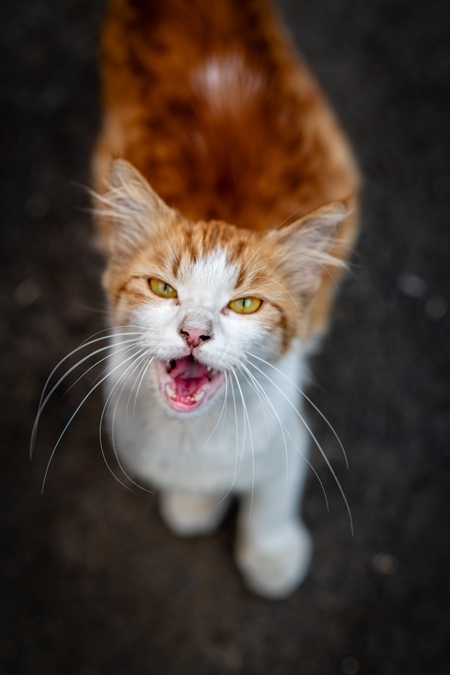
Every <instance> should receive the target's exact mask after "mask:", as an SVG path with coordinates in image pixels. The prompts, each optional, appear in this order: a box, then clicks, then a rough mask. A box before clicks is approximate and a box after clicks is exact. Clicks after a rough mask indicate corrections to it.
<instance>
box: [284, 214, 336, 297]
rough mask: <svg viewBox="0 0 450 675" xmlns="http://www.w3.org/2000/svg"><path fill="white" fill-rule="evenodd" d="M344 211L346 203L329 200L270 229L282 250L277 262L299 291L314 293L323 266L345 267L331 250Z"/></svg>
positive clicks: (334, 243)
mask: <svg viewBox="0 0 450 675" xmlns="http://www.w3.org/2000/svg"><path fill="white" fill-rule="evenodd" d="M348 213H349V210H348V207H347V205H346V204H344V203H343V202H333V203H332V204H328V205H327V206H324V207H322V208H320V209H317V211H313V212H312V213H310V214H308V215H307V216H305V217H303V218H301V219H300V220H297V221H296V222H295V223H292V224H291V225H288V226H287V227H283V228H280V229H279V230H275V231H274V232H273V235H274V237H275V239H276V241H277V243H278V244H280V245H281V246H282V247H283V248H284V250H285V256H281V264H282V266H283V267H284V268H285V269H287V270H288V272H289V275H290V276H291V277H293V281H294V283H295V286H296V287H297V290H298V291H299V292H304V293H311V292H314V291H315V290H316V288H317V286H318V284H319V281H320V275H321V272H322V270H323V269H324V267H325V266H327V267H328V266H332V267H341V268H345V266H346V265H345V261H344V260H342V258H340V257H339V256H336V255H334V254H332V253H331V251H332V249H333V248H334V247H335V245H336V244H337V243H338V231H339V226H340V225H341V223H342V222H343V221H344V220H345V218H346V217H347V215H348Z"/></svg>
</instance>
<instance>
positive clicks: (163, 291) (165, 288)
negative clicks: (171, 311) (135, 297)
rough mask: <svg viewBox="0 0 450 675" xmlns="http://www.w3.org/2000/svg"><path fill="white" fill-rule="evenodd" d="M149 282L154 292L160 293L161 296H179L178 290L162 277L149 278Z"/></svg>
mask: <svg viewBox="0 0 450 675" xmlns="http://www.w3.org/2000/svg"><path fill="white" fill-rule="evenodd" d="M148 283H149V284H150V288H151V289H152V291H153V293H155V295H159V297H160V298H176V297H177V296H178V293H177V292H176V290H175V289H174V288H172V286H170V285H169V284H166V282H165V281H161V279H149V280H148Z"/></svg>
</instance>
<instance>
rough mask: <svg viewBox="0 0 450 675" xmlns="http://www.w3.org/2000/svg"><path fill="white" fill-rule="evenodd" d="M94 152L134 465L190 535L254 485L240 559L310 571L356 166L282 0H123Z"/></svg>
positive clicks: (274, 584) (116, 3) (120, 386)
mask: <svg viewBox="0 0 450 675" xmlns="http://www.w3.org/2000/svg"><path fill="white" fill-rule="evenodd" d="M101 70H102V87H103V103H104V122H103V127H102V131H101V135H100V138H99V141H98V144H97V147H96V151H95V157H94V175H95V183H96V189H97V192H98V193H99V201H100V204H101V208H100V209H99V215H98V218H97V221H98V228H99V235H100V236H99V239H100V242H101V246H102V247H103V251H104V253H105V256H106V259H107V270H106V273H105V276H104V286H105V290H106V293H107V297H108V300H109V305H110V313H111V323H112V327H113V330H112V334H113V337H112V338H111V339H112V350H111V356H110V361H109V376H108V378H107V380H106V383H107V402H108V405H107V409H108V410H109V418H110V425H111V427H112V439H113V443H114V448H115V449H117V453H118V460H119V463H120V465H121V467H122V468H123V469H124V470H125V471H126V472H130V474H131V475H132V476H133V478H134V479H135V480H136V481H139V482H141V483H142V482H143V483H144V484H146V485H149V486H152V487H155V488H156V489H157V490H158V491H159V492H160V505H161V513H162V516H163V518H164V519H165V521H166V522H167V523H168V525H169V526H170V527H171V528H172V529H173V530H174V531H175V532H176V533H178V534H181V535H196V534H204V533H207V532H210V531H212V530H213V529H214V528H215V527H216V526H217V525H218V523H219V522H220V519H221V517H222V515H223V513H224V511H225V509H226V507H227V504H228V502H229V500H230V498H231V497H232V496H237V497H238V498H239V499H240V510H239V519H238V533H237V541H236V561H237V564H238V566H239V568H240V570H241V571H242V574H243V576H244V578H245V581H246V583H247V584H248V586H249V587H250V588H251V589H252V590H254V591H255V592H257V593H259V594H261V595H263V596H266V597H271V598H279V597H283V596H285V595H287V594H288V593H290V592H291V591H292V590H293V589H294V588H295V587H296V586H297V585H298V584H299V583H300V582H301V580H302V579H303V578H304V576H305V574H306V572H307V569H308V565H309V562H310V558H311V538H310V535H309V533H308V531H307V530H306V528H305V526H304V525H303V523H302V521H301V519H300V516H299V499H300V496H301V493H302V490H303V485H304V481H305V475H306V469H307V461H306V459H307V456H308V445H309V430H308V427H307V424H306V423H305V422H304V421H303V415H302V413H301V403H302V401H301V396H300V394H299V389H298V387H299V386H300V385H301V382H302V369H303V364H304V359H305V355H306V352H307V350H308V349H309V347H310V346H311V344H312V342H313V341H315V340H316V339H317V337H318V336H320V334H322V333H323V331H324V330H325V328H326V326H327V323H328V320H329V310H330V303H331V300H332V295H333V292H334V288H335V280H336V278H338V276H339V274H340V269H339V268H340V267H343V266H344V263H345V260H346V258H347V257H348V254H349V252H350V250H351V246H352V242H353V240H354V236H355V232H356V219H357V218H356V216H357V195H358V172H357V169H356V168H355V164H354V161H353V158H352V155H351V152H350V150H349V147H348V145H347V142H346V140H345V137H344V136H343V133H342V131H341V130H340V128H339V126H338V124H337V122H336V121H335V119H334V116H333V114H332V113H331V112H330V109H329V107H328V106H327V104H326V102H325V101H324V98H323V95H322V94H321V92H320V90H319V88H318V86H317V84H316V83H315V82H314V80H313V79H312V78H311V76H310V74H309V73H308V71H307V70H306V68H305V66H304V65H303V64H302V63H301V61H300V60H299V58H298V57H297V55H296V54H295V52H294V50H293V48H292V46H291V44H290V42H289V40H288V39H287V37H286V35H285V33H284V31H283V29H282V28H281V27H280V24H279V22H278V20H277V19H276V17H275V16H274V13H273V11H272V9H271V8H270V6H269V5H268V3H267V2H265V0H215V1H214V2H211V1H210V0H192V1H191V0H164V2H160V1H159V0H154V1H152V0H112V1H111V2H110V3H109V8H108V12H107V17H106V20H105V24H104V29H103V38H102V68H101Z"/></svg>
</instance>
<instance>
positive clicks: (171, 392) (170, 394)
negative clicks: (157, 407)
mask: <svg viewBox="0 0 450 675" xmlns="http://www.w3.org/2000/svg"><path fill="white" fill-rule="evenodd" d="M176 393H177V392H176V390H175V389H174V388H173V387H171V386H170V384H166V394H167V396H168V397H169V398H173V397H174V396H175V394H176Z"/></svg>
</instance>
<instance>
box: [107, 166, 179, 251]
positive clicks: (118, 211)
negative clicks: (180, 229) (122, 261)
mask: <svg viewBox="0 0 450 675" xmlns="http://www.w3.org/2000/svg"><path fill="white" fill-rule="evenodd" d="M109 183H110V190H109V193H108V195H107V213H108V216H109V217H110V218H111V219H112V221H113V223H114V227H113V230H112V233H111V241H110V247H111V251H112V252H113V254H115V255H119V256H120V257H121V258H124V257H128V256H130V255H131V254H133V253H134V252H135V251H136V250H137V248H138V247H139V246H140V245H142V243H143V242H144V241H145V240H146V239H148V238H149V236H151V235H152V234H154V233H157V232H161V231H164V230H165V229H167V227H168V226H170V224H171V223H172V222H173V221H174V219H175V217H176V214H175V211H174V210H173V209H171V208H170V207H169V206H167V204H166V203H165V202H164V201H163V200H162V199H161V197H159V196H158V195H157V194H156V192H155V191H154V190H153V189H152V188H151V187H150V185H149V184H148V182H147V181H146V180H145V178H144V177H143V176H142V174H141V173H139V171H138V170H137V169H135V167H134V166H132V165H131V164H130V163H129V162H127V161H125V160H124V159H116V160H114V161H113V162H112V164H111V170H110V174H109Z"/></svg>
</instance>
